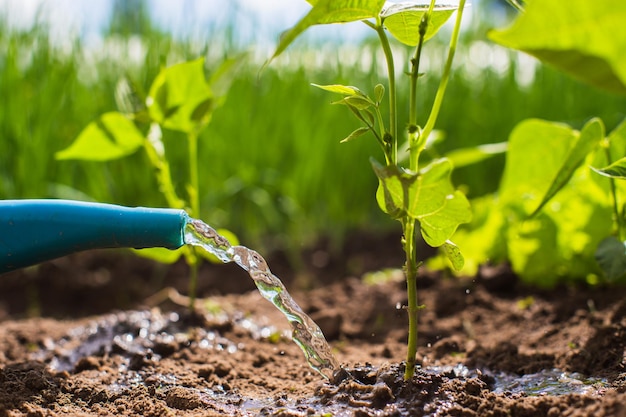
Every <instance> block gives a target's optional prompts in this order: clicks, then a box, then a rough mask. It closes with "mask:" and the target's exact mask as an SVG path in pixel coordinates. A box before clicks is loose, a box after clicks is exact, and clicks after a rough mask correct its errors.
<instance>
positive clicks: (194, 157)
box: [187, 132, 200, 217]
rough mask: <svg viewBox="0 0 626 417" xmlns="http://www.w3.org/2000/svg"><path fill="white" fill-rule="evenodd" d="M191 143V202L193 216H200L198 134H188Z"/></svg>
mask: <svg viewBox="0 0 626 417" xmlns="http://www.w3.org/2000/svg"><path fill="white" fill-rule="evenodd" d="M187 139H188V143H189V186H188V189H187V193H188V194H189V204H190V205H191V216H192V217H200V193H199V190H198V186H199V184H200V182H199V179H198V134H197V133H196V132H190V133H189V134H188V136H187Z"/></svg>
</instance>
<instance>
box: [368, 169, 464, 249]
mask: <svg viewBox="0 0 626 417" xmlns="http://www.w3.org/2000/svg"><path fill="white" fill-rule="evenodd" d="M372 166H373V168H374V172H376V175H377V176H378V178H379V187H378V191H377V193H376V198H377V200H378V204H379V206H380V207H381V209H382V210H383V211H384V212H385V213H388V214H389V215H390V216H391V217H393V218H400V217H402V216H405V215H408V216H410V217H412V218H414V219H417V220H418V221H419V222H420V228H421V232H422V236H423V237H424V240H425V241H426V243H428V244H429V245H431V246H433V247H438V246H441V245H443V244H444V243H445V242H446V241H447V240H448V239H449V238H450V237H451V236H452V234H453V233H454V232H455V231H456V229H457V227H458V226H459V225H460V224H462V223H467V222H468V221H470V220H471V216H472V214H471V210H470V206H469V202H468V201H467V199H466V198H465V196H464V195H463V194H462V193H461V192H458V191H455V190H454V187H453V186H452V183H451V182H450V173H451V172H452V164H451V163H450V161H449V160H446V159H440V160H437V161H434V162H433V163H431V164H430V165H429V166H428V167H426V169H424V170H422V171H421V172H420V173H419V174H415V173H411V172H409V171H406V170H403V169H401V168H399V167H396V166H386V167H383V166H381V165H380V164H378V163H377V162H376V161H374V160H372Z"/></svg>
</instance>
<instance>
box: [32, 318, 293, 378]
mask: <svg viewBox="0 0 626 417" xmlns="http://www.w3.org/2000/svg"><path fill="white" fill-rule="evenodd" d="M235 327H237V328H239V329H240V330H241V331H242V332H245V333H246V334H247V335H249V336H250V337H252V338H253V339H255V340H259V339H268V338H271V337H281V336H280V335H278V333H277V330H276V328H274V327H272V326H262V325H259V324H257V323H255V322H254V321H252V320H250V319H249V318H246V317H244V316H243V315H241V314H236V315H234V316H229V315H227V314H226V313H223V314H216V315H213V316H200V315H190V314H184V315H180V314H179V313H176V312H169V313H161V312H160V311H159V310H157V309H154V310H144V311H129V312H120V313H117V314H110V315H108V316H104V317H103V318H101V319H99V320H97V321H93V322H91V323H89V324H88V325H86V326H83V327H77V328H75V329H73V330H72V331H71V332H70V333H69V334H68V335H67V336H66V337H64V338H62V339H60V340H56V341H53V340H46V341H45V343H44V345H45V346H44V349H42V350H40V351H38V352H36V353H34V354H33V355H32V359H34V360H43V361H45V362H46V363H48V365H49V366H50V368H51V369H52V370H54V371H68V372H70V371H73V370H77V368H81V362H82V361H83V360H85V359H86V358H88V357H93V356H100V357H102V356H109V355H119V356H121V357H123V358H125V361H124V362H123V363H124V364H125V365H126V366H127V367H128V369H131V370H132V369H135V368H137V369H138V368H139V367H140V365H141V364H140V363H137V362H138V361H143V360H155V361H156V360H159V359H161V358H163V357H167V356H169V355H171V354H172V353H174V352H176V351H177V350H179V348H181V347H189V346H193V345H195V346H197V347H199V348H201V349H215V350H218V351H227V352H230V353H233V352H235V351H236V350H237V349H238V348H240V346H239V345H238V344H237V343H235V342H233V341H231V340H229V339H227V338H225V337H223V336H221V335H220V331H222V330H232V329H233V328H235Z"/></svg>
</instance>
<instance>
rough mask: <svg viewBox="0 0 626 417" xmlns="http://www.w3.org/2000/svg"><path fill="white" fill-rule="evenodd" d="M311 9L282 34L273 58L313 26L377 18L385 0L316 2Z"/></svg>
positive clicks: (312, 2)
mask: <svg viewBox="0 0 626 417" xmlns="http://www.w3.org/2000/svg"><path fill="white" fill-rule="evenodd" d="M309 3H311V4H312V5H313V8H312V9H311V10H310V11H309V13H308V14H307V15H306V16H304V17H303V18H302V19H301V20H300V21H299V22H298V23H296V25H295V26H294V27H292V28H291V29H289V30H287V31H286V32H284V33H283V34H282V35H281V37H280V41H279V43H278V46H277V47H276V51H275V52H274V55H273V56H272V59H273V58H276V57H277V56H279V55H280V54H281V53H282V52H283V51H284V50H285V49H287V47H288V46H289V45H290V44H291V43H292V42H293V41H294V40H295V39H296V38H297V37H298V36H299V35H300V34H302V32H304V31H305V30H307V29H308V28H309V27H311V26H313V25H323V24H330V23H346V22H355V21H358V20H365V19H371V18H375V17H377V16H378V14H379V13H380V10H381V9H382V7H383V5H384V3H385V0H316V1H309Z"/></svg>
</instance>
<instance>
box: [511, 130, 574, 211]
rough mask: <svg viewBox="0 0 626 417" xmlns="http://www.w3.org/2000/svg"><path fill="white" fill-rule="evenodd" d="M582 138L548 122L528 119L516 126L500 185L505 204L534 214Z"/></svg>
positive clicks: (572, 131)
mask: <svg viewBox="0 0 626 417" xmlns="http://www.w3.org/2000/svg"><path fill="white" fill-rule="evenodd" d="M578 138H579V134H578V132H576V131H575V130H573V129H572V128H571V127H569V126H567V125H564V124H559V123H553V122H548V121H545V120H539V119H527V120H524V121H522V122H520V123H519V124H518V125H517V126H515V128H514V129H513V131H512V132H511V135H510V137H509V145H508V150H507V154H506V165H505V168H504V173H503V176H502V183H501V185H500V198H501V199H502V201H503V202H504V203H505V204H509V203H510V204H512V205H514V206H517V207H522V208H523V211H524V212H526V213H527V214H528V215H529V214H530V213H532V212H533V211H534V210H535V209H536V208H537V206H538V204H539V203H540V201H541V199H542V198H543V196H545V195H546V194H547V192H548V190H549V188H550V184H551V183H552V182H553V181H554V178H556V177H557V175H558V172H559V169H560V167H561V166H563V163H564V161H566V159H567V156H568V154H569V152H570V149H572V148H573V146H574V144H575V143H576V141H577V140H578Z"/></svg>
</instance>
